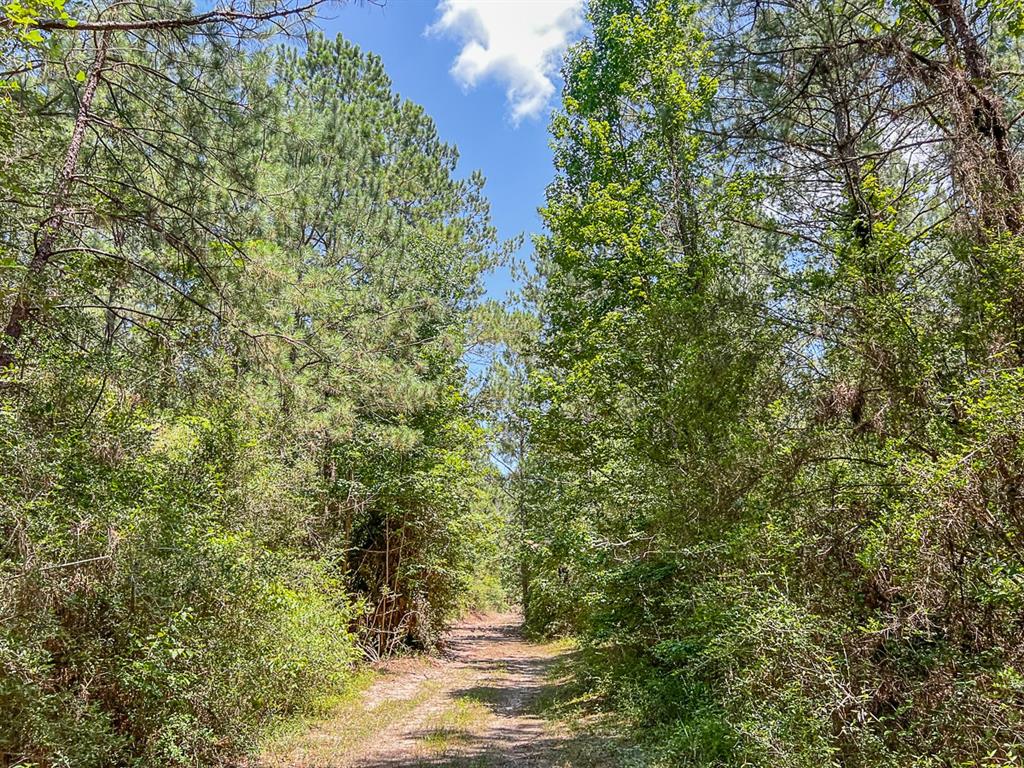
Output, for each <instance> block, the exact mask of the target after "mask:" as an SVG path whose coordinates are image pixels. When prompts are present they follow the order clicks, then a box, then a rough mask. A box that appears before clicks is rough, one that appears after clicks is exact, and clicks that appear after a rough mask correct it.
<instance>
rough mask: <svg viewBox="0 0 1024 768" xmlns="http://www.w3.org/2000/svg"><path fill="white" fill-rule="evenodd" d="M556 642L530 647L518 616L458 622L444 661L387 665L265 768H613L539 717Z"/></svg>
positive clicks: (590, 742) (603, 750)
mask: <svg viewBox="0 0 1024 768" xmlns="http://www.w3.org/2000/svg"><path fill="white" fill-rule="evenodd" d="M564 653H565V650H564V649H563V648H561V647H559V646H557V645H552V644H536V643H530V642H527V641H526V640H525V639H524V638H523V636H522V634H521V633H520V631H519V617H518V616H516V615H513V614H508V615H491V616H485V617H478V618H474V619H470V620H467V621H465V622H463V623H462V624H460V625H458V626H457V627H456V628H455V629H454V630H453V632H452V633H451V635H450V636H449V638H448V640H447V643H446V644H445V653H444V654H443V656H442V657H441V658H428V659H406V660H401V661H398V662H394V663H392V664H390V665H388V666H387V667H386V668H385V670H384V672H383V675H382V677H381V678H380V679H378V680H377V681H376V682H375V683H373V684H372V685H371V686H370V687H369V688H368V689H367V690H366V691H365V692H364V693H363V695H362V696H360V697H359V698H358V700H356V701H353V702H351V703H350V704H348V705H346V706H345V707H342V708H341V709H340V710H339V711H338V712H336V713H335V714H334V715H333V716H332V717H331V718H330V719H329V720H327V721H324V722H322V723H320V724H318V725H317V726H315V727H313V728H311V729H310V730H308V731H305V732H302V733H298V734H295V735H294V736H292V737H291V738H289V739H287V740H285V741H284V742H282V743H281V744H279V745H278V746H276V747H274V748H273V749H272V750H271V751H270V752H269V753H268V754H267V755H266V757H265V758H264V761H263V765H264V766H266V768H385V767H389V768H397V767H399V766H402V767H405V766H444V767H446V768H471V767H472V768H498V767H501V768H505V767H511V766H521V767H523V768H542V767H543V768H549V767H550V768H598V767H600V768H610V767H611V766H616V765H622V764H623V763H622V762H620V761H619V760H618V759H615V758H613V757H612V755H611V746H610V745H606V744H602V742H601V740H600V739H598V738H595V737H594V736H593V735H588V736H587V737H582V736H580V735H579V734H575V735H574V734H572V733H570V731H569V729H568V728H566V727H565V726H564V725H563V724H561V723H559V722H557V721H553V720H550V719H547V718H545V717H544V716H543V711H544V709H545V706H544V705H545V703H546V702H549V701H550V699H551V697H552V695H553V693H554V689H555V686H556V685H557V683H556V682H554V681H553V680H552V679H551V672H552V666H553V665H554V664H555V662H556V660H557V659H558V658H559V657H560V656H561V655H562V654H564Z"/></svg>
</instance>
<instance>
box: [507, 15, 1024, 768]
mask: <svg viewBox="0 0 1024 768" xmlns="http://www.w3.org/2000/svg"><path fill="white" fill-rule="evenodd" d="M589 14H590V20H591V22H592V24H593V28H592V34H591V35H590V36H589V37H588V38H587V39H585V40H584V41H583V42H581V43H580V44H578V45H577V46H576V47H575V48H574V49H573V50H572V51H571V53H570V56H569V59H568V62H567V65H566V71H565V78H566V83H565V89H564V95H563V109H562V110H561V112H560V113H559V114H558V115H557V116H556V117H555V119H554V122H553V132H554V141H555V146H556V165H557V175H556V177H555V179H554V181H553V183H552V184H551V186H550V188H549V191H548V198H547V207H546V209H545V210H544V215H545V218H546V222H547V225H548V227H549V228H550V235H549V236H546V237H544V238H542V239H540V240H539V241H538V269H539V273H540V276H539V279H538V281H537V283H536V285H535V286H533V289H532V296H533V298H534V300H535V301H536V302H537V306H538V309H539V312H540V314H541V318H542V321H543V330H542V332H541V337H540V339H539V342H538V343H537V344H536V345H535V346H534V347H533V348H532V349H531V350H530V351H529V352H527V353H526V354H525V355H524V357H523V371H524V374H525V375H526V376H528V381H529V386H530V390H529V398H528V399H527V402H526V404H525V405H523V406H522V407H521V408H520V409H519V410H518V412H517V413H516V414H515V416H516V418H515V419H514V420H511V421H510V422H509V423H508V428H509V430H510V434H509V436H508V437H509V440H508V444H509V446H516V445H518V446H519V448H521V450H520V451H519V452H518V454H517V455H516V458H517V460H518V464H517V465H516V471H515V472H514V473H513V475H512V476H511V483H512V484H511V486H510V487H511V488H512V491H511V492H512V493H514V494H515V495H517V496H518V497H519V499H520V500H521V508H520V518H519V519H520V522H521V524H522V528H523V534H524V541H523V546H522V553H523V557H524V570H523V574H522V576H523V581H524V584H525V585H526V598H525V603H526V610H527V618H528V622H529V624H530V625H531V626H532V627H533V628H534V629H536V630H538V631H549V632H552V631H569V632H572V633H575V634H577V635H578V636H579V637H580V638H581V639H582V641H583V647H584V652H585V658H586V659H587V660H588V662H589V663H588V665H587V669H588V670H589V673H588V674H589V675H590V676H591V678H592V679H591V682H592V683H593V684H594V685H595V686H596V687H597V688H598V689H599V690H603V691H605V692H606V693H607V694H608V695H609V697H611V699H612V700H613V701H615V702H616V703H617V704H618V705H619V706H620V707H622V708H623V710H624V711H626V712H627V713H629V714H630V715H631V716H632V717H634V718H635V719H636V721H637V722H639V723H641V724H644V725H647V726H651V727H652V728H654V733H655V734H656V737H657V738H656V739H655V741H656V743H657V744H658V745H659V748H660V749H661V750H662V751H663V753H664V755H665V756H666V759H667V760H668V761H669V762H671V763H673V764H677V765H687V766H763V767H764V768H769V767H771V768H779V767H781V766H792V767H793V768H796V767H798V766H800V767H806V768H812V767H814V768H821V767H822V766H842V767H843V768H854V767H856V768H875V767H877V768H883V767H886V766H914V767H915V768H926V767H931V766H935V767H938V766H1012V765H1020V764H1021V762H1022V760H1024V495H1022V494H1024V443H1022V437H1024V367H1022V355H1024V347H1022V342H1024V339H1022V332H1024V232H1022V228H1024V197H1022V189H1021V183H1022V180H1021V174H1022V170H1024V169H1022V158H1021V152H1020V140H1021V122H1020V116H1021V113H1022V110H1024V98H1022V93H1021V87H1022V83H1024V79H1022V77H1024V73H1022V71H1021V62H1022V57H1021V53H1022V49H1021V35H1022V34H1024V8H1022V7H1021V6H1020V4H1019V3H1014V2H1003V1H1002V0H995V1H994V2H981V1H980V0H979V1H978V2H974V0H909V1H907V2H886V1H884V0H883V1H880V2H871V1H869V2H863V1H861V0H839V1H838V2H817V1H816V0H783V1H782V2H771V3H762V2H746V1H745V0H736V2H731V1H730V2H724V3H722V2H714V3H711V2H707V3H702V2H688V1H687V0H636V1H635V2H634V1H631V0H592V2H591V3H590V7H589ZM517 435H518V436H519V438H520V442H519V443H516V442H515V439H514V438H515V437H516V436H517ZM510 452H512V453H513V454H516V451H515V450H512V449H510Z"/></svg>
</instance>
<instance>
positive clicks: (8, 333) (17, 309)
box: [0, 31, 111, 368]
mask: <svg viewBox="0 0 1024 768" xmlns="http://www.w3.org/2000/svg"><path fill="white" fill-rule="evenodd" d="M110 34H111V33H110V32H109V31H105V32H103V33H102V34H101V35H100V37H99V40H98V42H97V44H96V55H95V57H94V58H93V61H92V65H91V66H90V67H89V74H88V75H87V76H86V79H85V87H84V88H83V89H82V97H81V100H80V101H79V106H78V115H77V117H76V118H75V127H74V129H73V130H72V132H71V141H70V142H69V143H68V149H67V152H66V153H65V155H64V164H63V165H62V166H61V169H60V171H59V173H58V174H57V181H56V183H55V184H54V189H53V204H52V207H51V210H50V215H49V217H48V218H47V219H46V221H44V222H43V226H42V228H41V231H40V232H39V233H38V234H37V237H36V243H35V250H34V252H33V254H32V260H31V261H30V262H29V265H28V272H27V274H26V277H25V281H24V282H23V283H22V286H21V289H20V290H19V291H18V294H17V296H16V297H15V299H14V304H13V306H12V307H11V313H10V315H9V316H8V318H7V323H6V324H5V326H4V332H3V333H4V336H3V341H2V348H0V368H6V367H8V366H9V365H11V364H12V363H13V362H14V356H15V355H14V352H15V347H16V346H17V344H18V341H19V340H20V339H21V337H22V334H24V332H25V323H26V322H27V321H28V320H29V319H30V318H31V317H32V315H33V314H35V312H36V311H37V309H38V306H37V305H36V304H35V302H34V300H33V298H32V293H33V284H34V283H35V282H37V281H38V279H39V276H40V274H41V273H42V271H43V270H44V269H45V268H46V266H47V265H48V264H49V263H50V261H51V260H52V259H53V255H54V253H55V252H56V250H57V244H58V240H59V239H60V237H61V235H62V234H64V233H65V231H66V230H67V229H68V225H69V219H70V216H71V213H72V210H73V209H72V207H71V205H70V201H69V199H68V198H69V197H70V195H71V192H72V190H73V188H74V181H75V176H76V174H77V172H78V159H79V156H80V155H81V153H82V142H83V140H84V139H85V129H86V126H87V125H88V124H89V119H90V110H91V108H92V102H93V99H94V98H95V96H96V91H97V89H98V88H99V83H100V79H101V78H102V75H103V68H104V66H105V65H106V60H107V48H108V46H109V44H110Z"/></svg>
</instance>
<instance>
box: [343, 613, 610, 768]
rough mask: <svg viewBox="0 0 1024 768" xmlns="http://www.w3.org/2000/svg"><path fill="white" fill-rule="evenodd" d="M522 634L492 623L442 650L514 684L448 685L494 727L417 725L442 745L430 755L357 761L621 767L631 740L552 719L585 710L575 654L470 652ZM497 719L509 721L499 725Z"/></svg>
mask: <svg viewBox="0 0 1024 768" xmlns="http://www.w3.org/2000/svg"><path fill="white" fill-rule="evenodd" d="M513 637H517V638H518V637H521V630H520V629H519V628H518V627H514V626H513V627H501V628H494V629H492V630H490V631H487V632H480V633H477V634H476V635H475V636H473V637H460V638H457V639H454V640H452V641H451V642H449V643H448V644H447V645H446V647H445V649H444V652H445V654H446V655H449V656H450V657H451V658H454V659H457V660H458V661H460V662H461V663H463V664H465V665H467V666H470V667H472V668H474V669H476V670H479V671H480V672H482V673H484V674H485V675H487V676H490V675H491V674H494V675H501V676H506V675H507V676H510V677H512V678H513V679H514V680H515V683H516V684H515V685H514V686H508V685H501V684H499V683H497V682H496V683H495V684H493V685H492V684H485V685H475V686H470V687H466V688H460V689H456V690H453V691H451V693H450V694H449V696H450V698H451V699H452V700H468V701H473V702H476V703H478V704H481V705H483V706H485V707H487V709H488V710H490V712H491V713H492V714H493V715H496V716H497V717H498V718H499V724H498V725H497V726H492V727H489V728H488V729H487V730H486V731H485V732H483V733H479V734H476V733H472V732H467V731H463V730H458V729H434V730H431V729H421V730H419V731H417V732H414V733H413V734H411V735H412V737H413V739H415V741H417V742H418V743H421V744H443V745H444V747H443V748H441V749H438V750H437V753H436V754H434V755H430V756H417V757H408V756H402V757H394V758H383V759H378V760H376V761H374V762H368V763H361V764H360V768H513V766H515V767H520V766H521V767H522V768H619V767H620V766H622V765H624V764H625V763H624V762H623V761H622V760H621V757H622V755H623V750H624V749H628V744H627V742H626V740H625V738H624V737H623V736H622V735H621V734H614V735H613V733H614V732H606V731H602V730H598V729H591V728H582V729H568V728H565V727H559V728H557V729H556V730H555V731H554V732H552V730H551V728H550V725H551V723H550V720H551V719H557V718H559V717H562V716H565V715H568V716H569V717H570V718H574V717H575V716H577V715H585V714H586V712H585V710H589V706H588V704H586V703H582V702H581V701H579V700H576V701H574V699H576V695H577V693H578V692H579V691H578V690H577V689H575V688H574V687H573V686H572V685H571V683H570V682H569V681H570V680H571V679H572V678H573V675H572V674H571V672H570V670H571V668H572V666H573V664H574V662H575V654H573V653H562V654H558V655H553V656H542V657H525V658H523V657H518V656H514V655H511V656H508V657H497V658H495V657H493V656H491V657H487V658H475V657H474V655H473V649H474V646H477V644H479V643H486V644H491V643H494V644H499V643H504V642H507V641H508V640H510V639H511V638H513ZM502 720H504V721H506V722H505V723H504V724H503V723H502Z"/></svg>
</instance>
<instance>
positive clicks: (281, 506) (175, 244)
mask: <svg viewBox="0 0 1024 768" xmlns="http://www.w3.org/2000/svg"><path fill="white" fill-rule="evenodd" d="M314 6H315V4H314ZM314 11H315V7H299V6H267V5H266V4H257V5H253V6H243V5H241V4H237V5H234V6H231V7H230V9H229V10H217V11H209V12H205V11H203V10H202V9H200V10H199V11H195V12H193V11H192V10H191V8H190V7H188V4H182V3H174V2H156V3H150V2H147V3H139V2H116V3H99V4H75V5H68V6H67V7H64V6H63V5H62V4H61V3H59V2H51V1H50V0H43V1H42V2H38V3H27V4H20V3H14V4H9V5H6V6H4V16H3V17H2V18H0V50H2V51H3V57H4V58H3V69H4V73H3V75H2V77H0V80H2V81H3V83H2V90H0V102H2V104H0V107H2V111H0V291H2V297H3V301H2V303H0V306H2V316H0V329H2V334H0V361H2V363H3V366H4V372H3V374H2V380H0V765H41V766H46V765H64V766H74V767H75V768H88V767H89V766H97V767H98V766H111V765H120V766H127V765H140V766H141V765H152V766H172V765H212V764H221V763H223V762H224V761H226V760H228V759H230V758H232V757H233V756H236V755H238V754H240V753H242V752H244V751H246V750H249V749H251V748H252V747H253V744H254V743H255V740H256V738H257V737H258V735H259V733H260V732H261V731H262V730H263V729H264V728H265V727H266V725H267V724H268V723H269V722H271V721H272V720H273V719H274V718H276V717H278V716H280V715H283V714H286V713H288V712H291V711H295V710H297V709H300V708H302V707H305V706H307V705H308V704H309V703H310V702H311V701H312V700H314V699H316V698H317V697H318V696H321V695H322V694H324V693H329V692H331V691H336V690H337V689H338V685H339V684H340V683H341V682H343V681H344V679H345V676H346V675H347V674H348V670H349V668H350V666H351V664H352V663H353V662H355V661H356V660H357V659H361V658H366V657H369V658H376V657H377V656H380V655H384V654H387V653H390V652H392V651H394V650H395V649H396V648H398V647H400V646H401V647H408V646H413V647H424V646H428V645H430V644H432V643H433V642H434V640H435V639H436V636H437V633H438V632H439V630H440V629H441V628H442V627H443V626H444V625H445V623H446V622H447V621H448V620H450V619H451V617H452V616H453V615H454V614H455V613H456V612H457V611H458V610H460V608H461V605H462V602H463V600H464V595H465V592H466V588H467V586H468V585H469V583H470V582H471V581H472V579H473V574H474V569H475V568H477V567H478V564H480V563H484V564H485V567H489V566H488V565H487V564H488V563H489V562H491V560H493V559H494V558H496V557H497V551H496V546H495V541H494V526H495V519H496V518H495V517H494V515H493V513H492V511H491V506H492V502H491V499H490V488H491V486H492V484H493V483H492V478H493V475H494V471H493V469H492V468H491V465H490V463H489V462H488V460H487V458H486V456H487V453H486V446H485V440H484V433H483V431H482V429H481V427H480V426H479V424H480V413H479V410H478V404H477V403H476V402H475V401H474V397H473V395H472V390H471V388H470V386H469V384H468V377H467V370H466V365H465V363H464V362H463V358H464V354H465V353H466V351H467V349H468V348H469V347H470V345H472V344H473V343H475V341H476V339H474V338H473V337H472V335H471V331H472V328H473V327H474V326H473V324H472V322H471V320H472V313H473V312H474V311H475V308H476V307H477V306H478V304H479V299H480V295H481V290H482V289H481V283H480V277H481V273H482V272H483V271H484V270H485V269H487V268H488V267H489V266H490V265H492V264H493V263H494V262H495V260H496V259H498V258H501V256H502V253H503V250H504V249H503V247H502V246H501V245H500V244H499V243H497V242H496V239H495V233H494V230H493V229H492V227H491V225H490V223H489V212H488V205H487V203H486V201H485V199H484V197H483V196H482V193H481V188H482V184H483V181H482V178H480V177H479V176H478V175H472V176H470V177H468V178H460V177H459V176H457V175H456V173H455V167H456V160H457V153H456V151H455V149H454V148H453V147H451V146H448V145H446V144H445V143H443V142H442V141H441V140H440V139H439V138H438V136H437V133H436V131H435V128H434V125H433V123H432V122H431V120H430V119H429V118H428V117H427V116H426V115H425V114H424V112H423V110H422V109H421V108H419V107H418V106H416V105H414V104H411V103H409V102H407V101H403V100H401V99H400V98H398V97H397V96H395V95H394V94H393V93H392V90H391V85H390V83H389V81H388V78H387V77H386V75H385V73H384V70H383V67H382V65H381V62H380V61H379V60H378V59H377V58H375V57H373V56H368V55H365V54H363V53H361V52H360V51H359V50H358V49H357V48H356V47H355V46H353V45H351V44H349V43H347V42H345V41H344V40H342V39H340V38H339V39H338V40H328V39H325V38H324V37H323V36H321V35H319V34H317V33H316V32H312V31H309V30H307V29H305V25H306V24H307V23H308V22H309V21H310V19H311V14H312V13H313V12H314ZM193 14H194V15H193ZM282 35H284V37H282ZM282 41H283V42H282ZM484 586H485V588H487V589H490V590H491V591H492V592H493V591H494V590H495V589H496V588H497V587H496V586H495V584H494V583H493V579H492V580H491V582H486V583H485V585H484ZM478 591H479V590H478Z"/></svg>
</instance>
